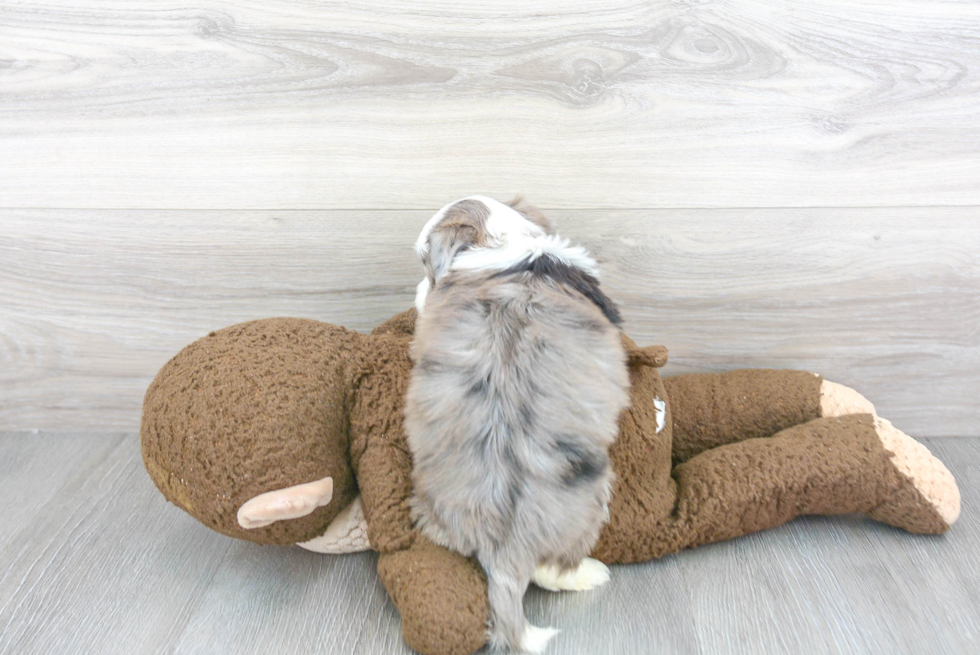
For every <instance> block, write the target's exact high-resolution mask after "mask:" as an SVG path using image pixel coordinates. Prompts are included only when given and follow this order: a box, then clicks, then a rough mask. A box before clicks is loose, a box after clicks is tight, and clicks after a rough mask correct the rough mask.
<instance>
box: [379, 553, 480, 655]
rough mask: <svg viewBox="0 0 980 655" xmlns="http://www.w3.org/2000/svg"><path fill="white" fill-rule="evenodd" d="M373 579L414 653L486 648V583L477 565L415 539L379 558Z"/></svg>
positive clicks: (453, 654) (450, 654) (453, 653)
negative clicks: (388, 599) (386, 597)
mask: <svg viewBox="0 0 980 655" xmlns="http://www.w3.org/2000/svg"><path fill="white" fill-rule="evenodd" d="M378 577H380V578H381V582H382V584H384V586H385V589H387V590H388V595H389V596H390V597H391V600H392V602H393V603H394V604H395V607H397V608H398V612H399V614H401V618H402V635H403V636H404V638H405V641H406V643H408V645H409V646H411V647H412V648H414V649H415V650H417V651H419V652H421V653H424V654H425V655H469V654H470V653H473V652H475V651H477V650H479V649H480V648H482V647H483V645H484V644H485V643H486V641H487V621H488V618H489V615H490V610H489V607H488V605H487V580H486V577H485V576H484V575H483V570H482V569H481V568H480V566H479V564H477V563H476V561H474V560H472V559H467V558H465V557H463V556H462V555H460V554H458V553H455V552H453V551H451V550H448V549H446V548H443V547H442V546H437V545H435V544H433V543H431V542H430V541H428V540H426V539H425V538H424V537H422V536H421V535H419V536H418V537H417V538H416V540H415V542H414V543H413V544H412V546H411V547H409V548H406V549H404V550H397V551H391V552H387V553H381V555H380V557H379V558H378Z"/></svg>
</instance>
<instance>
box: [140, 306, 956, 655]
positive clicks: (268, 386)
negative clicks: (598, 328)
mask: <svg viewBox="0 0 980 655" xmlns="http://www.w3.org/2000/svg"><path fill="white" fill-rule="evenodd" d="M414 320H415V313H414V310H412V311H409V312H406V313H404V314H400V315H398V316H396V317H394V318H393V319H391V320H390V321H388V322H387V323H384V324H383V325H381V326H379V327H378V328H376V329H375V330H374V331H373V333H372V334H371V335H363V334H359V333H357V332H351V331H349V330H346V329H344V328H342V327H337V326H333V325H329V324H326V323H320V322H317V321H311V320H302V319H289V318H279V319H267V320H261V321H252V322H249V323H242V324H240V325H235V326H232V327H229V328H226V329H223V330H220V331H218V332H212V333H211V334H209V335H208V336H206V337H204V338H202V339H200V340H198V341H196V342H194V343H193V344H191V345H189V346H187V347H186V348H184V349H183V350H182V351H181V352H180V353H179V354H178V355H177V356H175V357H174V358H173V359H172V360H170V362H168V363H167V364H166V365H165V366H164V367H163V369H162V370H161V371H160V373H159V374H158V375H157V377H156V379H155V380H154V381H153V383H152V384H151V385H150V388H149V390H148V391H147V393H146V400H145V403H144V406H143V421H142V427H141V431H140V432H141V438H142V448H143V461H144V463H145V465H146V469H147V471H148V472H149V474H150V477H152V478H153V481H154V482H155V483H156V485H157V487H158V488H159V489H160V491H162V492H163V494H164V495H165V496H166V497H167V499H168V500H170V501H171V502H173V503H175V504H176V505H178V506H179V507H181V508H183V509H184V510H186V511H187V512H188V513H190V514H191V515H192V516H194V517H195V518H197V519H198V520H200V521H201V522H202V523H204V524H205V525H207V526H208V527H211V528H213V529H215V530H218V531H219V532H222V533H224V534H226V535H229V536H232V537H237V538H239V539H246V540H249V541H254V542H256V543H267V544H291V543H300V545H303V546H305V547H307V548H310V549H312V550H319V551H321V552H350V551H353V550H363V549H366V548H368V547H370V548H374V549H376V550H377V551H379V553H380V556H379V559H378V574H379V575H380V576H381V580H382V582H383V583H384V585H385V587H386V588H387V590H388V593H389V594H390V596H391V598H392V600H393V601H394V603H395V606H396V607H397V608H398V610H399V612H400V613H401V616H402V632H403V634H404V637H405V640H406V641H407V642H408V644H409V645H411V646H412V647H413V648H415V649H417V650H419V651H421V652H423V653H429V654H432V655H436V654H442V653H447V654H448V653H471V652H473V651H475V650H478V649H479V648H480V647H481V646H483V645H484V643H485V642H486V624H487V616H488V609H487V599H486V593H487V592H486V579H485V578H484V576H483V573H482V571H481V570H480V567H479V565H478V564H477V563H476V562H475V561H473V560H469V559H466V558H463V557H462V556H460V555H458V554H456V553H453V552H450V551H448V550H446V549H444V548H442V547H439V546H436V545H434V544H432V543H430V542H428V541H426V540H425V539H424V538H423V537H421V536H420V535H419V534H418V533H417V532H415V531H414V530H413V529H412V522H411V519H410V516H409V510H408V502H407V501H408V498H409V496H410V494H411V489H412V488H411V467H412V462H411V457H410V454H409V450H408V447H407V445H406V442H405V435H404V432H403V430H402V405H403V397H404V394H405V390H406V385H407V384H408V380H409V373H410V370H411V366H412V364H411V361H410V360H409V357H408V347H409V343H410V341H411V334H412V329H413V326H414ZM623 340H624V343H625V345H626V349H627V352H628V354H629V365H630V380H631V383H632V389H631V406H630V407H629V409H628V410H626V411H625V412H624V413H623V414H622V416H621V418H620V433H619V438H618V440H617V441H616V443H615V444H614V445H613V447H612V449H611V452H610V455H611V458H612V464H613V469H614V470H615V473H616V478H617V481H616V485H615V487H614V493H613V500H612V503H611V505H610V520H609V522H608V524H607V525H606V526H605V528H604V529H603V532H602V535H601V537H600V539H599V542H598V544H596V547H595V550H594V551H593V553H592V555H593V556H594V557H596V558H598V559H600V560H602V561H604V562H606V563H609V564H613V563H620V562H636V561H642V560H648V559H651V558H654V557H660V556H661V555H664V554H667V553H671V552H674V551H677V550H679V549H681V548H685V547H688V546H694V545H697V544H703V543H708V542H712V541H719V540H721V539H731V538H733V537H737V536H739V535H743V534H746V533H749V532H754V531H756V530H762V529H764V528H768V527H772V526H775V525H779V524H781V523H783V522H785V521H788V520H790V519H792V518H793V517H796V516H800V515H804V514H843V513H851V512H863V513H867V514H868V515H869V516H871V517H872V518H874V519H876V520H879V521H883V522H885V523H888V524H890V525H893V526H896V527H900V528H904V529H906V530H909V531H912V532H919V533H928V534H939V533H942V532H945V531H946V530H948V529H949V527H950V525H952V524H953V522H954V521H955V520H956V518H957V517H958V515H959V503H960V496H959V490H958V489H957V487H956V483H955V481H954V480H953V477H952V475H951V474H950V473H949V471H948V470H947V469H946V467H945V466H943V464H942V463H941V462H940V461H939V460H937V459H936V458H935V457H933V456H932V455H931V454H930V453H929V451H928V450H927V449H926V448H925V447H924V446H922V445H921V444H919V443H918V442H916V441H914V440H913V439H912V438H910V437H908V436H906V435H905V434H903V433H901V432H899V431H898V430H896V429H895V428H893V427H892V426H891V424H889V423H888V422H887V421H884V420H882V419H880V418H878V417H877V416H875V414H874V408H873V407H872V406H871V404H870V403H869V402H868V401H867V400H865V399H864V398H863V397H862V396H860V395H859V394H858V393H857V392H855V391H853V390H851V389H848V388H846V387H842V386H840V385H836V384H833V383H830V382H827V381H824V380H822V379H821V378H820V377H819V376H817V375H815V374H812V373H806V372H800V371H773V370H743V371H733V372H730V373H719V374H699V375H681V376H677V377H672V378H666V379H661V377H660V375H659V373H658V371H657V367H660V366H662V365H663V364H664V363H666V360H667V352H666V349H664V348H662V347H657V346H653V347H648V348H638V347H637V346H636V344H634V343H633V342H632V341H631V340H630V339H629V338H628V337H625V336H624V337H623ZM358 494H359V496H358ZM365 520H366V527H365Z"/></svg>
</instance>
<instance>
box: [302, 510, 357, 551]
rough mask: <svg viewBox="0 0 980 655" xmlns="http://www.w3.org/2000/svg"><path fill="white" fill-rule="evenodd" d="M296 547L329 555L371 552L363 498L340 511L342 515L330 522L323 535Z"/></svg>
mask: <svg viewBox="0 0 980 655" xmlns="http://www.w3.org/2000/svg"><path fill="white" fill-rule="evenodd" d="M296 545H297V546H300V547H302V548H305V549H306V550H312V551H313V552H315V553H324V554H327V555H340V554H343V553H357V552H360V551H362V550H371V542H370V541H368V529H367V521H366V520H365V519H364V510H363V508H361V497H360V496H358V497H357V498H355V499H354V500H352V501H351V502H350V504H349V505H347V507H345V508H344V509H342V510H340V514H338V515H337V516H336V517H335V518H334V520H333V521H331V522H330V525H328V526H327V529H326V531H325V532H324V533H323V534H322V535H320V536H319V537H315V538H313V539H310V540H309V541H303V542H300V543H298V544H296Z"/></svg>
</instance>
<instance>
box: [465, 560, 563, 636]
mask: <svg viewBox="0 0 980 655" xmlns="http://www.w3.org/2000/svg"><path fill="white" fill-rule="evenodd" d="M512 550H513V549H511V548H508V547H507V546H504V547H502V548H500V549H499V550H497V551H496V552H495V553H494V554H493V555H492V556H490V557H484V556H482V555H481V556H479V557H478V559H479V560H480V564H482V565H483V569H484V571H485V572H486V574H487V597H488V600H489V601H490V635H489V636H490V645H491V646H492V647H494V648H498V649H506V648H509V649H512V650H515V651H521V652H525V653H542V652H544V649H545V647H546V646H547V645H548V642H549V641H551V639H552V637H554V636H555V635H556V634H558V630H556V629H554V628H539V627H537V626H533V625H531V623H530V622H529V621H528V620H527V617H525V616H524V592H525V591H527V586H528V584H530V582H531V573H532V566H531V565H530V564H529V563H528V562H527V561H526V559H524V560H522V559H521V555H520V554H518V553H514V552H510V551H512ZM524 557H526V556H524Z"/></svg>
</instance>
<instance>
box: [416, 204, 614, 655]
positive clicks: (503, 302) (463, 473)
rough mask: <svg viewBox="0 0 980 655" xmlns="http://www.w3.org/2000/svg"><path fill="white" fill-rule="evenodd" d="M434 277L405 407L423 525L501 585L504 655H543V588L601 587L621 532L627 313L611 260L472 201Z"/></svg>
mask: <svg viewBox="0 0 980 655" xmlns="http://www.w3.org/2000/svg"><path fill="white" fill-rule="evenodd" d="M416 249H417V251H418V254H419V257H420V259H421V261H422V264H423V266H424V267H425V272H426V277H425V279H424V280H423V281H422V282H421V283H420V284H419V286H418V293H417V296H416V306H417V308H418V310H419V319H418V321H417V323H416V328H415V339H414V341H413V343H412V349H411V355H412V359H413V362H414V366H413V370H412V378H411V383H410V386H409V390H408V395H407V399H406V407H405V419H406V421H405V427H406V432H407V436H408V445H409V447H410V449H411V451H412V455H413V458H414V463H413V467H414V468H413V479H414V483H415V496H414V498H413V499H412V513H413V518H414V520H415V522H416V525H417V527H418V528H419V529H420V530H421V532H422V533H423V534H424V535H425V536H426V537H428V538H429V539H431V540H432V541H434V542H435V543H438V544H441V545H443V546H446V547H447V548H450V549H452V550H455V551H458V552H460V553H462V554H463V555H465V556H475V557H476V558H477V560H478V561H479V562H480V564H481V566H482V567H483V570H484V571H485V572H486V575H487V582H488V586H489V589H488V592H489V602H490V631H489V639H490V643H491V644H492V645H493V646H494V647H498V648H512V649H515V650H522V651H528V652H533V653H538V652H541V651H542V650H543V649H544V647H545V645H546V644H547V643H548V641H549V640H550V639H551V638H552V637H553V636H554V635H555V633H556V632H557V631H556V630H554V629H551V628H537V627H535V626H532V625H531V624H530V623H529V622H528V620H527V619H526V618H525V616H524V610H523V597H524V592H525V591H526V589H527V585H528V584H529V582H530V581H531V580H532V579H533V580H534V581H535V582H536V583H537V584H538V585H540V586H543V587H545V588H548V589H552V590H556V591H557V590H560V589H577V590H584V589H591V588H593V587H595V586H597V585H600V584H603V583H604V582H606V581H607V580H608V579H609V571H608V569H607V568H606V567H605V566H604V565H603V564H602V563H600V562H598V561H596V560H593V559H589V558H587V557H586V555H587V554H588V553H589V551H590V550H591V549H592V546H593V545H594V544H595V542H596V540H597V539H598V536H599V531H600V529H601V527H602V525H603V523H604V522H605V521H606V520H607V519H608V516H609V515H608V504H609V499H610V494H611V485H612V481H613V473H612V470H611V468H610V463H609V456H608V449H609V446H610V444H611V443H612V441H613V439H614V438H615V437H616V434H617V419H618V417H619V414H620V412H621V411H622V409H623V408H624V407H626V405H627V402H628V391H627V390H628V385H629V378H628V373H627V369H626V355H625V352H624V350H623V346H622V342H621V340H620V331H619V329H618V327H617V325H618V323H619V320H620V319H619V314H618V313H617V310H616V307H615V305H614V304H613V303H612V301H611V300H610V299H609V298H608V297H606V295H605V294H603V293H602V291H600V289H599V283H598V281H597V280H596V267H595V262H594V261H593V260H592V258H591V257H590V256H589V255H588V253H587V252H586V251H585V250H584V249H582V248H581V247H575V246H571V245H569V243H568V241H567V240H563V239H560V238H559V237H557V236H556V235H555V234H554V231H553V229H552V227H551V225H550V223H549V222H548V221H547V219H545V218H544V217H543V216H542V215H541V214H540V213H538V212H537V211H535V210H534V209H533V208H530V207H527V206H524V205H521V204H518V203H517V202H515V203H512V204H511V205H509V206H508V205H505V204H502V203H500V202H497V201H496V200H493V199H491V198H487V197H483V196H472V197H469V198H465V199H463V200H460V201H458V202H455V203H452V204H450V205H447V206H446V207H443V208H442V209H441V210H439V212H438V213H436V215H435V216H433V217H432V219H431V220H429V222H428V223H427V224H426V225H425V228H424V229H423V230H422V233H421V235H420V236H419V239H418V242H417V244H416Z"/></svg>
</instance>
